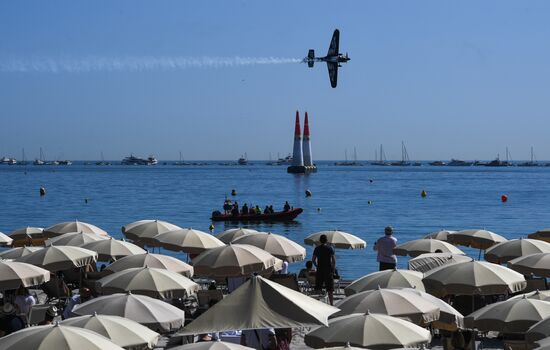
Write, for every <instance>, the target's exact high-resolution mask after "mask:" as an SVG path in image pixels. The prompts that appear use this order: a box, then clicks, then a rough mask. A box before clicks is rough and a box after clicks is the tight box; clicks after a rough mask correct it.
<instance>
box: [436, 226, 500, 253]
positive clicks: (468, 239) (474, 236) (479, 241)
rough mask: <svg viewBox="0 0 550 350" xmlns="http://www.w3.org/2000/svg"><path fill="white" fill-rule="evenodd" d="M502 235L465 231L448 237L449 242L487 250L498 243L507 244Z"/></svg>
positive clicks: (482, 231)
mask: <svg viewBox="0 0 550 350" xmlns="http://www.w3.org/2000/svg"><path fill="white" fill-rule="evenodd" d="M506 241H507V239H506V238H504V237H502V236H501V235H497V234H496V233H494V232H491V231H487V230H463V231H457V232H455V233H451V234H449V235H448V236H447V242H449V243H451V244H456V245H462V246H466V247H472V248H477V249H481V250H485V249H487V248H489V247H492V246H494V245H495V244H497V243H502V242H506Z"/></svg>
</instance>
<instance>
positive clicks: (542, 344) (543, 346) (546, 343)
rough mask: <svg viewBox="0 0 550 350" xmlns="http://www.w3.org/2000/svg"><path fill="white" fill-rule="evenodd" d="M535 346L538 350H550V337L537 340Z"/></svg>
mask: <svg viewBox="0 0 550 350" xmlns="http://www.w3.org/2000/svg"><path fill="white" fill-rule="evenodd" d="M534 345H535V346H534V349H536V350H550V337H548V338H543V339H541V340H537V341H536V342H535V344H534Z"/></svg>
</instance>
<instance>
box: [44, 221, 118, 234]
mask: <svg viewBox="0 0 550 350" xmlns="http://www.w3.org/2000/svg"><path fill="white" fill-rule="evenodd" d="M69 232H85V233H95V234H96V235H100V236H109V234H108V233H107V232H106V231H103V230H102V229H100V228H99V227H97V226H95V225H92V224H88V223H86V222H80V221H78V220H75V221H67V222H61V223H59V224H55V225H53V226H50V227H48V228H45V229H44V236H45V237H48V238H51V237H57V236H61V235H62V234H64V233H69Z"/></svg>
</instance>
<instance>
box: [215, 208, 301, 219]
mask: <svg viewBox="0 0 550 350" xmlns="http://www.w3.org/2000/svg"><path fill="white" fill-rule="evenodd" d="M303 211H304V210H303V209H302V208H294V209H290V210H288V211H279V212H275V213H270V214H239V215H233V214H223V213H222V212H219V211H215V212H213V213H212V217H211V218H210V219H211V220H212V221H235V222H238V221H292V220H294V219H296V217H297V216H298V215H300V214H301V213H302V212H303Z"/></svg>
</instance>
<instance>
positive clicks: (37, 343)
mask: <svg viewBox="0 0 550 350" xmlns="http://www.w3.org/2000/svg"><path fill="white" fill-rule="evenodd" d="M0 349H2V350H21V349H25V350H46V349H55V350H123V349H122V348H121V347H120V346H118V345H116V344H115V343H113V342H112V341H110V340H109V339H107V338H105V337H103V336H101V335H99V334H97V333H96V332H92V331H90V330H87V329H83V328H78V327H70V326H64V325H60V324H57V323H56V324H55V325H47V326H35V327H28V328H23V329H22V330H20V331H17V332H15V333H12V334H10V335H8V336H5V337H3V338H0Z"/></svg>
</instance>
